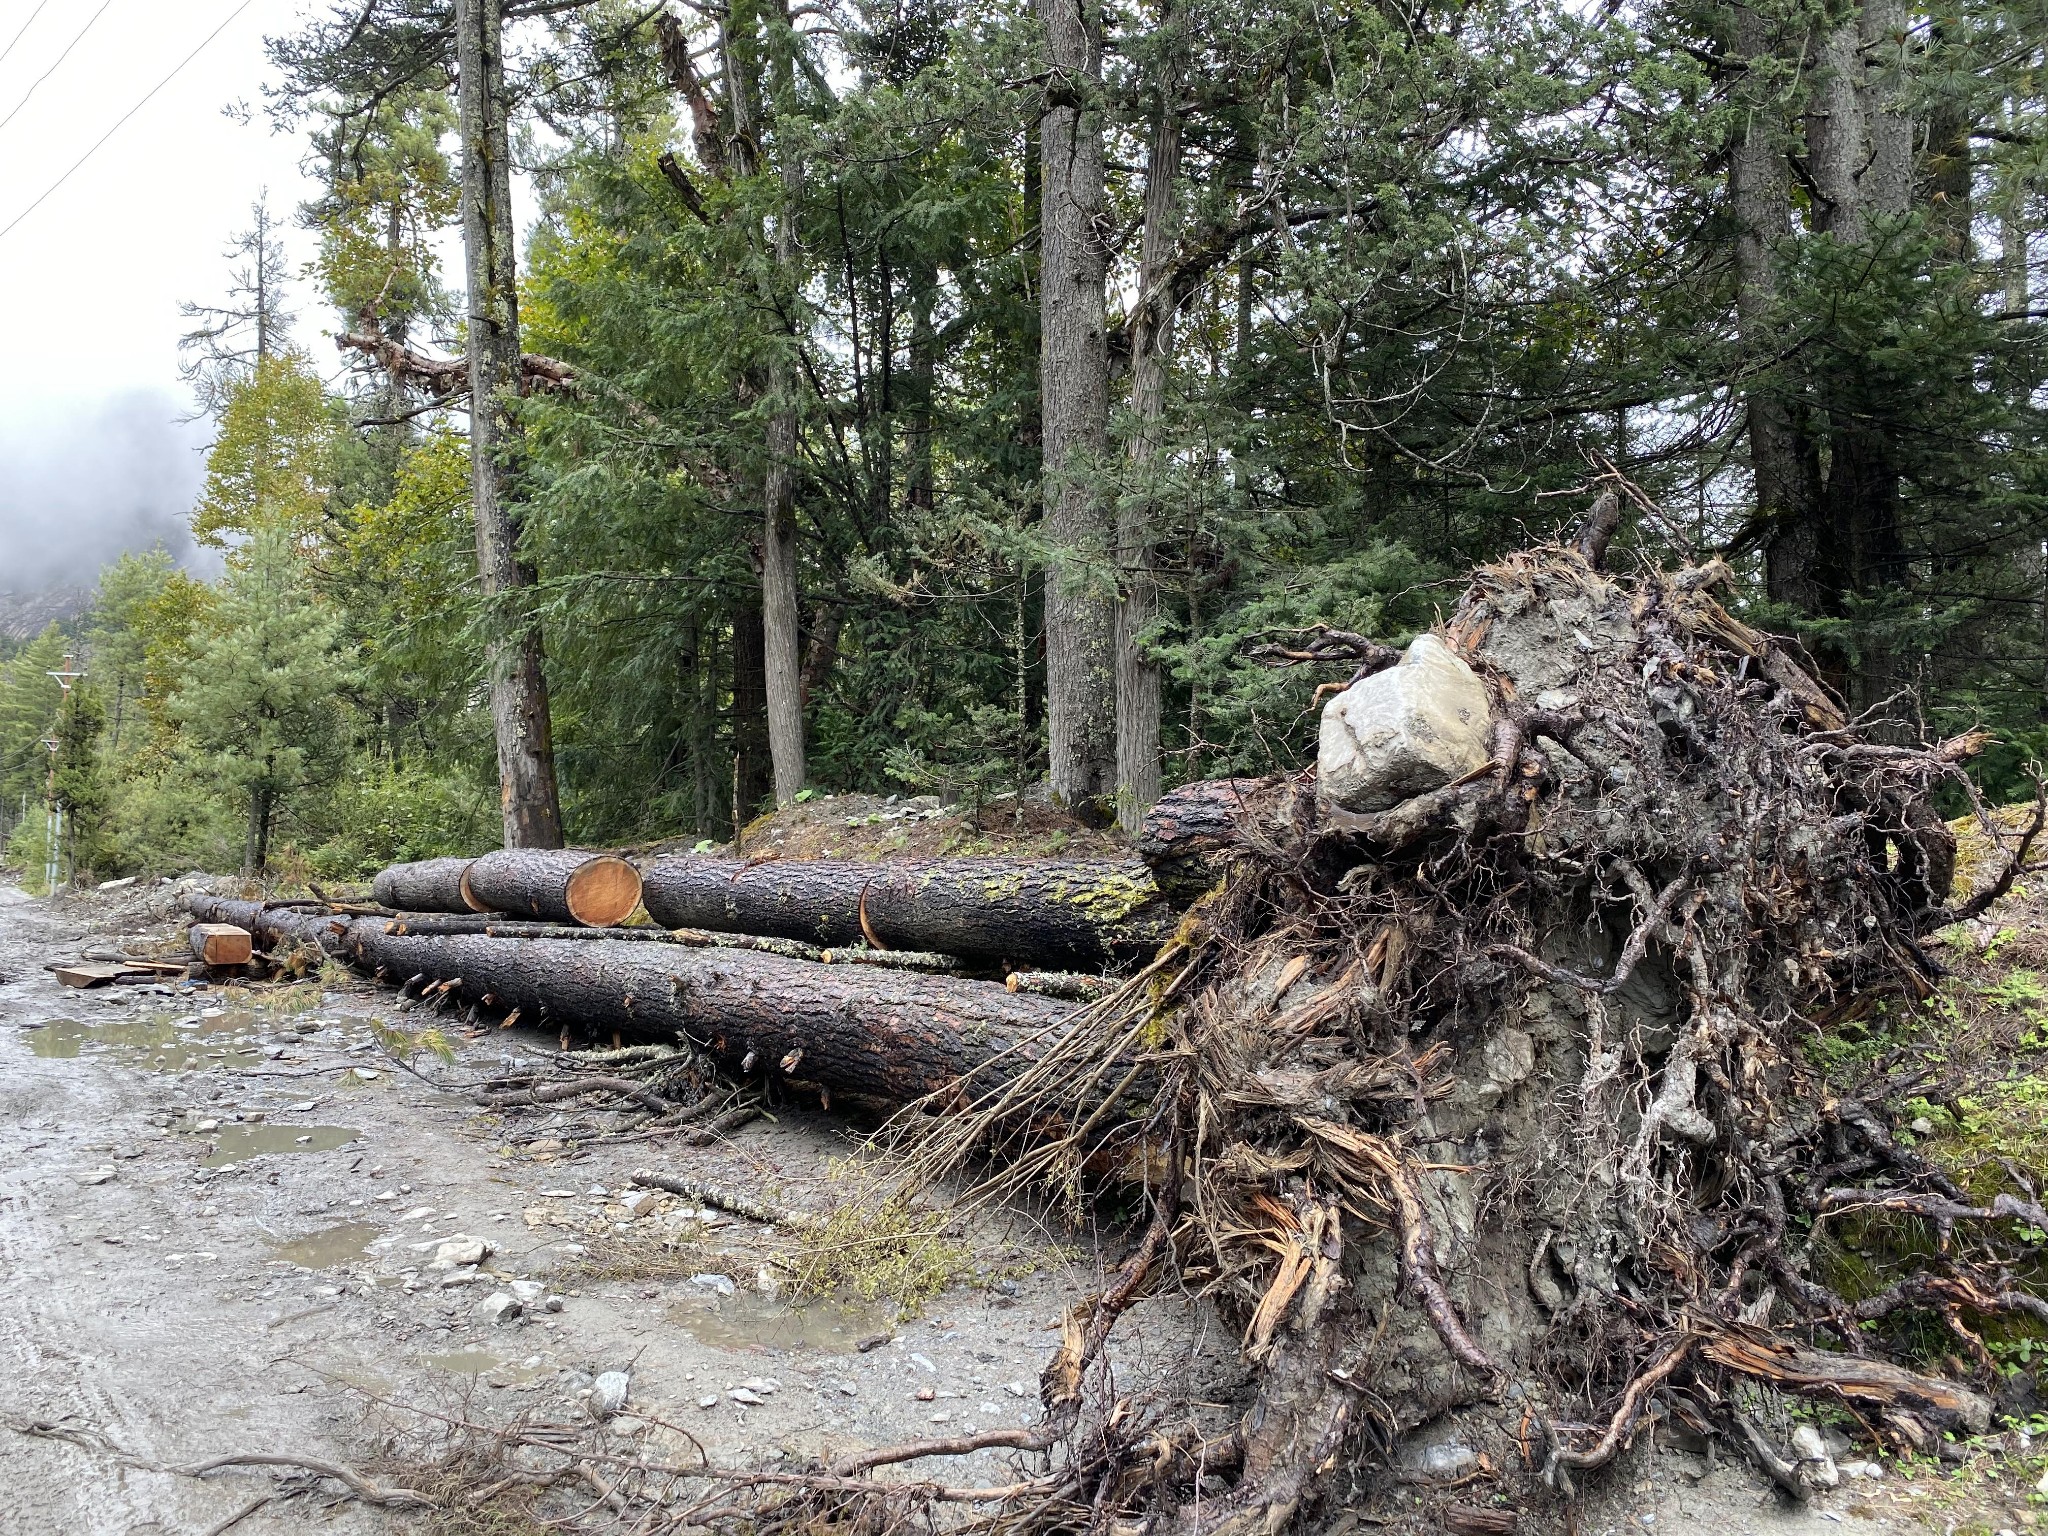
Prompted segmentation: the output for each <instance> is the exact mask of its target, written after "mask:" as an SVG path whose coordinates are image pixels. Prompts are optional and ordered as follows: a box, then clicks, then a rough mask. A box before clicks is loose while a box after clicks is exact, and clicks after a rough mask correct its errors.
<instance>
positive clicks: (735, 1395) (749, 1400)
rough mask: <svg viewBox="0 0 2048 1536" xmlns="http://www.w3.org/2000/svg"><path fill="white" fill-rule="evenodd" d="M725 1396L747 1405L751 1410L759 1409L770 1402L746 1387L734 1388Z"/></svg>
mask: <svg viewBox="0 0 2048 1536" xmlns="http://www.w3.org/2000/svg"><path fill="white" fill-rule="evenodd" d="M725 1395H726V1396H727V1397H729V1398H731V1399H732V1400H733V1401H734V1402H736V1403H744V1404H746V1406H747V1407H749V1408H758V1407H760V1406H761V1405H762V1404H763V1403H765V1402H767V1401H768V1399H767V1398H765V1397H763V1396H762V1395H761V1394H760V1393H758V1392H755V1391H752V1390H750V1389H748V1388H746V1387H734V1388H733V1389H732V1390H731V1391H730V1392H728V1393H726V1394H725Z"/></svg>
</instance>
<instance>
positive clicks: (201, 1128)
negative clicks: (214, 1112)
mask: <svg viewBox="0 0 2048 1536" xmlns="http://www.w3.org/2000/svg"><path fill="white" fill-rule="evenodd" d="M192 1129H193V1130H195V1131H197V1132H199V1134H200V1135H202V1136H204V1135H205V1134H206V1133H207V1132H208V1131H217V1130H219V1129H220V1122H219V1121H218V1120H202V1121H200V1122H199V1123H198V1124H197V1125H195V1126H193V1127H192Z"/></svg>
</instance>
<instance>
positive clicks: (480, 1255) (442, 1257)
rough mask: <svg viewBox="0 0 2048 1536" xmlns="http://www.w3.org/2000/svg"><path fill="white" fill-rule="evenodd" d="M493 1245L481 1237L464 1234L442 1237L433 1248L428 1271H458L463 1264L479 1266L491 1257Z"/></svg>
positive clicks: (457, 1233)
mask: <svg viewBox="0 0 2048 1536" xmlns="http://www.w3.org/2000/svg"><path fill="white" fill-rule="evenodd" d="M493 1247H494V1245H493V1244H491V1243H489V1242H486V1241H485V1240H484V1239H483V1238H481V1237H471V1236H470V1235H469V1234H468V1233H466V1232H456V1233H453V1234H451V1235H450V1236H448V1237H444V1238H442V1239H441V1241H440V1242H439V1243H438V1244H437V1245H436V1246H435V1248H434V1257H433V1260H432V1262H430V1263H429V1264H428V1265H427V1268H429V1269H459V1268H461V1267H462V1266H463V1265H465V1264H481V1263H483V1261H484V1260H485V1259H487V1258H489V1257H490V1256H491V1253H492V1251H493Z"/></svg>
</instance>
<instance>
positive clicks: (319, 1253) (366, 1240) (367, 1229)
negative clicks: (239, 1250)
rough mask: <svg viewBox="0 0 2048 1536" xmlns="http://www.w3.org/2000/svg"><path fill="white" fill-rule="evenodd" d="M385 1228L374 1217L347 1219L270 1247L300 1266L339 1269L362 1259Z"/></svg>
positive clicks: (303, 1267) (281, 1257)
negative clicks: (368, 1218) (337, 1224)
mask: <svg viewBox="0 0 2048 1536" xmlns="http://www.w3.org/2000/svg"><path fill="white" fill-rule="evenodd" d="M279 1129H280V1130H282V1129H285V1127H282V1126H280V1127H279ZM383 1230H384V1229H383V1228H382V1227H380V1226H378V1225H377V1224H376V1223H375V1222H374V1221H344V1222H343V1223H341V1225H340V1226H336V1227H325V1228H322V1229H321V1230H320V1231H318V1232H308V1233H307V1234H306V1235H305V1236H304V1237H294V1238H290V1239H287V1240H286V1241H284V1242H280V1243H273V1244H272V1245H271V1247H272V1250H273V1251H274V1252H275V1253H276V1254H277V1256H278V1257H279V1258H280V1259H284V1260H286V1261H287V1262H289V1263H292V1264H296V1265H298V1266H299V1268H301V1269H339V1268H340V1267H341V1266H342V1265H344V1264H348V1263H352V1262H354V1261H355V1260H357V1259H360V1258H361V1257H362V1256H363V1253H364V1251H365V1250H366V1249H368V1247H369V1246H370V1244H371V1243H373V1242H375V1241H376V1240H377V1238H378V1237H379V1236H380V1235H381V1234H382V1233H383Z"/></svg>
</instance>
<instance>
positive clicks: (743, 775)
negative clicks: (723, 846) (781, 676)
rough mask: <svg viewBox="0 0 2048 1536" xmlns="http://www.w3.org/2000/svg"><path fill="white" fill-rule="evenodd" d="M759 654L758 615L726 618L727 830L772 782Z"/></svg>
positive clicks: (750, 813)
mask: <svg viewBox="0 0 2048 1536" xmlns="http://www.w3.org/2000/svg"><path fill="white" fill-rule="evenodd" d="M765 668H766V661H765V659H764V657H763V655H762V652H761V611H760V610H759V609H758V608H753V607H743V608H740V609H739V610H738V611H736V612H735V613H734V614H733V616H732V749H733V789H732V799H733V805H732V818H733V819H732V831H733V836H734V837H738V836H739V834H740V831H741V829H743V828H744V827H745V826H746V824H747V823H748V822H749V821H751V820H753V818H754V813H755V812H756V811H758V810H759V809H760V807H761V802H762V801H763V800H765V799H766V798H767V797H768V792H769V789H770V787H771V785H772V784H773V782H774V780H773V777H772V774H771V770H770V765H769V761H768V681H767V677H766V675H765Z"/></svg>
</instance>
